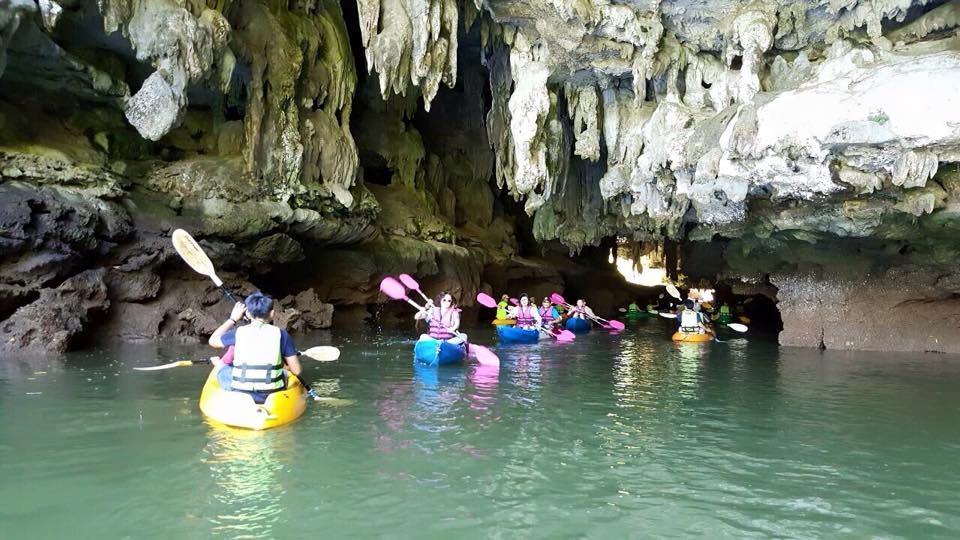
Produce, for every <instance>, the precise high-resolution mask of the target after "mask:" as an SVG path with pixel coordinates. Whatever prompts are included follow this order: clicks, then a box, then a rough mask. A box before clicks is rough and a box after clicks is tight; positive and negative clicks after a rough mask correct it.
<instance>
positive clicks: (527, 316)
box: [509, 293, 543, 328]
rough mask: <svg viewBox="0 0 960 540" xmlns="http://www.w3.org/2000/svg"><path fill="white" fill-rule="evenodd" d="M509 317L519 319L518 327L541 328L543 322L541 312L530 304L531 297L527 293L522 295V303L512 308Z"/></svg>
mask: <svg viewBox="0 0 960 540" xmlns="http://www.w3.org/2000/svg"><path fill="white" fill-rule="evenodd" d="M509 317H510V318H511V319H516V320H517V324H516V326H517V328H539V327H540V326H541V325H542V324H543V323H542V322H541V319H540V312H539V311H538V310H537V308H536V307H534V306H531V305H530V297H529V296H527V293H523V294H521V295H520V303H519V304H518V305H516V306H514V307H513V309H511V310H510V315H509Z"/></svg>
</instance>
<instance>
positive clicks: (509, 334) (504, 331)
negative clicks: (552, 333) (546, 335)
mask: <svg viewBox="0 0 960 540" xmlns="http://www.w3.org/2000/svg"><path fill="white" fill-rule="evenodd" d="M497 336H498V337H499V338H500V341H502V342H503V343H536V342H538V341H540V331H539V330H528V329H526V328H517V327H516V326H498V327H497Z"/></svg>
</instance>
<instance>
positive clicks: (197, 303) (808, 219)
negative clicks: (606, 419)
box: [0, 0, 960, 351]
mask: <svg viewBox="0 0 960 540" xmlns="http://www.w3.org/2000/svg"><path fill="white" fill-rule="evenodd" d="M955 4H956V3H955V2H939V1H937V2H925V1H920V2H909V1H903V2H879V1H873V0H863V1H858V2H852V3H847V4H844V5H823V4H822V3H818V2H813V1H809V0H803V1H801V2H799V3H798V2H794V3H791V4H789V5H786V4H783V5H781V4H778V3H765V2H751V3H746V4H744V3H734V2H730V1H729V0H708V1H707V2H706V3H703V2H701V3H698V4H697V5H693V4H691V3H690V2H688V1H687V0H668V1H659V2H646V3H642V2H641V3H609V2H605V1H604V2H600V1H597V2H594V1H592V0H586V1H577V2H567V1H565V0H555V1H550V2H518V1H516V0H493V1H490V2H486V3H479V2H474V1H472V0H466V1H463V2H459V1H457V0H358V1H357V2H356V4H355V6H354V4H353V3H349V4H343V5H341V4H340V3H338V2H334V1H333V0H297V1H293V2H287V3H277V2H272V1H267V0H229V1H224V2H212V3H211V2H198V1H196V0H188V1H185V2H173V1H171V0H140V1H137V2H130V1H128V0H104V1H99V2H94V1H93V0H77V1H74V2H69V3H67V2H58V1H57V0H43V1H42V2H38V3H33V2H22V1H15V2H12V3H9V4H8V5H6V6H3V7H0V221H2V224H3V230H2V232H0V339H3V341H4V342H5V343H7V344H9V345H4V347H8V348H10V347H13V348H23V349H28V350H33V349H36V348H37V347H40V348H44V347H47V348H49V349H51V350H54V351H62V350H64V349H66V348H69V347H71V346H73V345H72V344H74V343H78V344H79V343H82V342H84V341H88V340H90V339H107V338H115V339H155V338H157V337H168V336H170V337H172V336H181V337H191V338H195V337H197V336H199V335H202V334H204V333H207V332H209V331H210V330H211V329H212V325H214V324H215V322H216V320H217V319H218V318H219V317H220V316H222V315H225V313H226V306H225V305H224V304H223V303H222V302H221V301H220V299H219V298H218V296H217V293H216V291H215V290H214V289H213V288H212V286H211V285H210V284H209V283H207V282H206V281H204V279H202V278H199V277H198V276H195V275H190V274H189V273H185V272H184V269H183V268H182V265H181V264H180V262H179V260H178V258H177V257H176V255H175V254H174V253H173V252H172V250H171V249H170V246H169V234H170V231H171V230H172V229H174V228H177V227H183V228H186V229H188V230H190V231H191V232H193V233H194V234H195V235H196V236H197V238H199V239H200V241H201V244H202V245H203V247H204V249H205V250H207V251H208V253H209V254H210V255H211V257H212V258H213V260H214V262H215V263H216V265H217V267H218V269H222V272H223V275H226V276H230V278H231V282H232V283H233V284H234V285H235V287H236V289H237V290H238V291H242V292H249V291H252V290H254V289H255V288H256V287H264V288H268V289H269V290H271V291H274V292H276V294H277V295H278V296H279V297H280V299H281V306H282V307H283V314H282V319H283V321H284V323H285V324H288V325H290V327H291V328H297V329H308V328H315V327H322V326H326V325H329V324H331V322H332V321H336V320H337V316H338V315H337V314H339V313H342V314H343V316H344V317H345V318H346V319H351V320H356V319H358V318H364V317H369V316H370V311H371V309H370V307H369V306H371V305H372V304H374V303H376V302H378V301H379V300H382V299H380V298H379V297H378V294H377V291H376V283H377V282H378V281H379V278H380V277H381V276H382V275H383V274H385V273H397V272H401V271H405V272H409V273H413V274H416V275H418V276H420V277H421V278H422V279H423V282H424V284H425V287H426V288H427V289H428V290H429V291H430V292H431V294H432V293H435V292H439V291H440V290H442V289H452V290H453V291H454V292H455V293H456V294H458V295H462V296H463V297H464V301H465V303H466V304H467V305H468V307H469V304H470V296H472V291H473V290H476V289H484V290H490V291H496V290H500V289H515V288H518V287H520V288H529V289H531V292H535V293H536V294H543V293H546V292H552V291H548V290H547V289H553V288H562V287H568V288H570V289H571V291H577V292H584V293H590V294H592V295H593V296H594V298H595V301H594V306H595V307H597V306H599V307H600V308H601V309H603V308H609V309H612V308H613V307H614V306H615V305H616V304H617V303H618V302H619V301H618V300H617V298H618V297H619V296H622V295H624V294H629V292H628V291H629V289H627V288H623V286H622V284H621V283H620V282H615V283H614V282H611V283H610V284H609V285H604V287H602V288H594V289H592V290H591V289H589V288H587V287H584V288H582V289H580V290H579V291H578V285H579V284H580V283H583V282H588V281H593V282H598V281H599V280H604V281H607V280H608V278H612V277H615V276H613V275H612V274H609V270H610V268H609V265H607V264H606V263H604V262H602V261H601V260H599V259H596V258H595V257H593V256H592V255H591V249H592V248H597V247H598V246H599V247H600V249H601V250H603V249H609V247H610V246H612V245H614V243H615V241H614V239H616V238H619V239H620V240H621V245H622V246H624V249H626V250H628V251H630V252H631V253H636V254H641V253H665V259H667V260H668V262H670V266H671V268H672V269H673V267H674V266H675V265H674V262H675V261H676V258H675V255H676V253H679V252H683V253H686V256H685V258H683V259H681V261H680V267H681V268H683V270H684V273H685V274H686V275H687V276H702V277H705V278H709V279H712V278H716V277H718V276H719V277H721V278H724V279H729V280H732V281H736V280H747V281H749V282H750V283H754V284H758V285H760V286H762V287H767V288H773V287H775V288H776V290H777V293H776V295H777V298H778V299H779V300H780V304H781V309H782V311H783V314H784V316H783V318H784V322H785V326H786V329H785V331H784V333H783V335H782V336H781V340H782V342H783V343H786V344H805V345H819V344H820V343H823V345H825V346H828V347H845V348H863V347H869V346H870V345H869V343H868V342H867V341H869V342H870V343H874V342H876V343H890V342H891V340H890V339H888V338H883V337H882V336H881V334H882V333H883V331H884V329H887V330H889V329H891V328H894V327H893V326H891V325H893V324H894V317H892V316H891V317H878V316H873V317H868V315H869V314H870V311H871V310H874V311H875V310H876V309H878V308H880V307H887V308H889V309H892V310H895V311H897V312H907V313H914V314H915V315H913V319H912V320H915V321H923V322H922V324H921V323H920V322H918V323H917V324H916V325H914V326H912V327H910V328H912V330H910V331H909V336H908V337H905V338H904V339H900V340H898V343H901V344H905V345H903V346H904V347H907V348H911V349H914V350H916V349H924V350H926V349H930V350H953V349H952V347H954V345H943V346H940V345H938V343H945V342H946V343H952V342H951V341H950V339H949V337H948V336H947V335H946V334H945V332H946V330H945V328H947V327H948V326H949V323H947V322H945V321H949V320H952V319H951V316H952V314H951V310H952V309H953V308H954V307H955V304H954V303H953V301H952V300H951V299H952V298H953V295H957V294H960V288H958V287H957V283H956V280H954V279H953V278H952V277H949V276H953V275H955V274H956V263H955V261H956V258H957V256H958V255H960V243H958V241H957V238H958V235H957V233H958V232H960V210H958V209H960V174H958V171H960V128H958V126H960V116H958V115H960V112H958V110H960V109H958V108H957V107H955V106H953V105H954V104H955V103H957V102H960V53H958V52H957V51H958V50H960V37H958V36H957V35H956V32H957V28H958V25H960V17H958V15H957V13H958V10H957V8H956V5H955ZM345 8H346V9H345ZM511 199H512V200H511ZM521 214H522V215H521ZM624 243H625V244H624ZM698 244H709V245H710V247H709V249H708V250H707V251H709V252H710V253H709V256H704V257H701V258H699V259H698V258H696V257H693V256H692V255H691V253H693V251H695V250H696V249H698V248H697V247H696V246H697V245H698ZM676 245H683V246H684V248H683V250H680V251H677V250H674V249H673V248H672V246H676ZM666 246H671V248H670V249H666ZM705 253H706V251H705ZM558 254H561V255H569V256H571V257H574V258H575V259H574V260H575V261H576V262H575V263H570V262H569V260H567V258H564V257H559V258H558ZM838 258H840V259H841V260H844V263H845V264H842V265H841V266H839V267H838V265H837V263H836V261H837V260H838ZM601 259H602V258H601ZM317 268H322V269H323V271H322V272H317V270H316V269H317ZM838 268H839V269H841V270H842V272H841V273H840V274H837V273H836V270H837V269H838ZM918 269H922V270H918ZM676 277H677V278H680V277H681V276H680V275H676ZM862 283H869V286H870V287H871V288H873V289H876V290H879V291H884V293H883V297H884V298H885V300H883V301H879V300H877V299H876V298H875V297H872V296H869V295H868V296H866V297H861V296H859V295H858V294H857V293H856V291H858V290H859V289H861V288H862V287H863V286H862ZM858 284H861V285H858ZM818 285H819V286H818ZM601 289H602V290H601ZM71 298H72V300H71ZM835 301H839V302H841V304H842V305H843V306H845V307H844V309H845V311H842V313H841V315H840V316H839V317H837V320H836V321H833V320H832V319H831V323H830V325H829V326H830V328H829V329H828V328H827V325H826V324H824V323H823V321H824V320H827V319H826V318H825V317H827V313H826V311H827V310H826V308H822V307H817V306H824V305H830V304H832V303H834V302H835ZM65 303H72V304H74V305H71V307H70V308H69V309H65V307H64V306H63V305H61V304H65ZM606 304H609V306H607V305H606ZM331 305H336V311H334V312H333V313H331V308H330V307H329V306H331ZM918 306H920V307H918ZM218 310H219V311H223V313H222V314H221V313H217V311H218ZM818 310H819V311H818ZM928 315H930V317H927V316H928ZM925 317H927V318H925ZM35 321H43V323H44V324H45V325H50V326H51V327H52V328H56V329H57V330H58V331H60V330H62V332H61V333H59V334H57V337H56V338H55V339H54V338H51V339H50V340H48V341H49V345H45V343H46V342H45V341H43V340H41V341H37V340H36V339H35V336H36V334H37V327H36V324H35ZM871 321H876V322H871ZM898 328H905V327H904V326H900V327H898ZM931 328H932V329H934V330H935V331H934V330H930V329H931ZM924 332H927V333H926V334H924ZM818 335H819V336H820V337H819V338H817V336H818ZM849 335H860V336H867V337H866V338H864V339H852V338H850V339H843V338H841V337H840V336H849ZM890 335H895V334H890ZM924 336H926V337H924ZM930 336H933V337H930ZM931 339H932V340H934V343H933V345H931V343H930V340H931Z"/></svg>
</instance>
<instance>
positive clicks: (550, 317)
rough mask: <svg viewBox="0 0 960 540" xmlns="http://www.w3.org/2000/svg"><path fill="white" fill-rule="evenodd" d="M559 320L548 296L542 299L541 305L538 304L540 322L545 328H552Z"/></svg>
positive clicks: (558, 315) (558, 314)
mask: <svg viewBox="0 0 960 540" xmlns="http://www.w3.org/2000/svg"><path fill="white" fill-rule="evenodd" d="M559 318H560V313H558V312H557V308H555V307H553V302H552V301H551V300H550V297H549V296H544V297H543V303H542V304H540V320H541V321H543V325H544V326H546V327H547V328H553V323H554V322H556V321H557V320H558V319H559Z"/></svg>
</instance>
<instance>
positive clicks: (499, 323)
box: [493, 319, 517, 326]
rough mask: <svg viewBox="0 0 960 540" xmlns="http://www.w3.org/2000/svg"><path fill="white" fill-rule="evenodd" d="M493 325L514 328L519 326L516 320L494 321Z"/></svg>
mask: <svg viewBox="0 0 960 540" xmlns="http://www.w3.org/2000/svg"><path fill="white" fill-rule="evenodd" d="M493 324H494V325H497V326H513V325H515V324H517V321H516V320H514V319H494V320H493Z"/></svg>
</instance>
